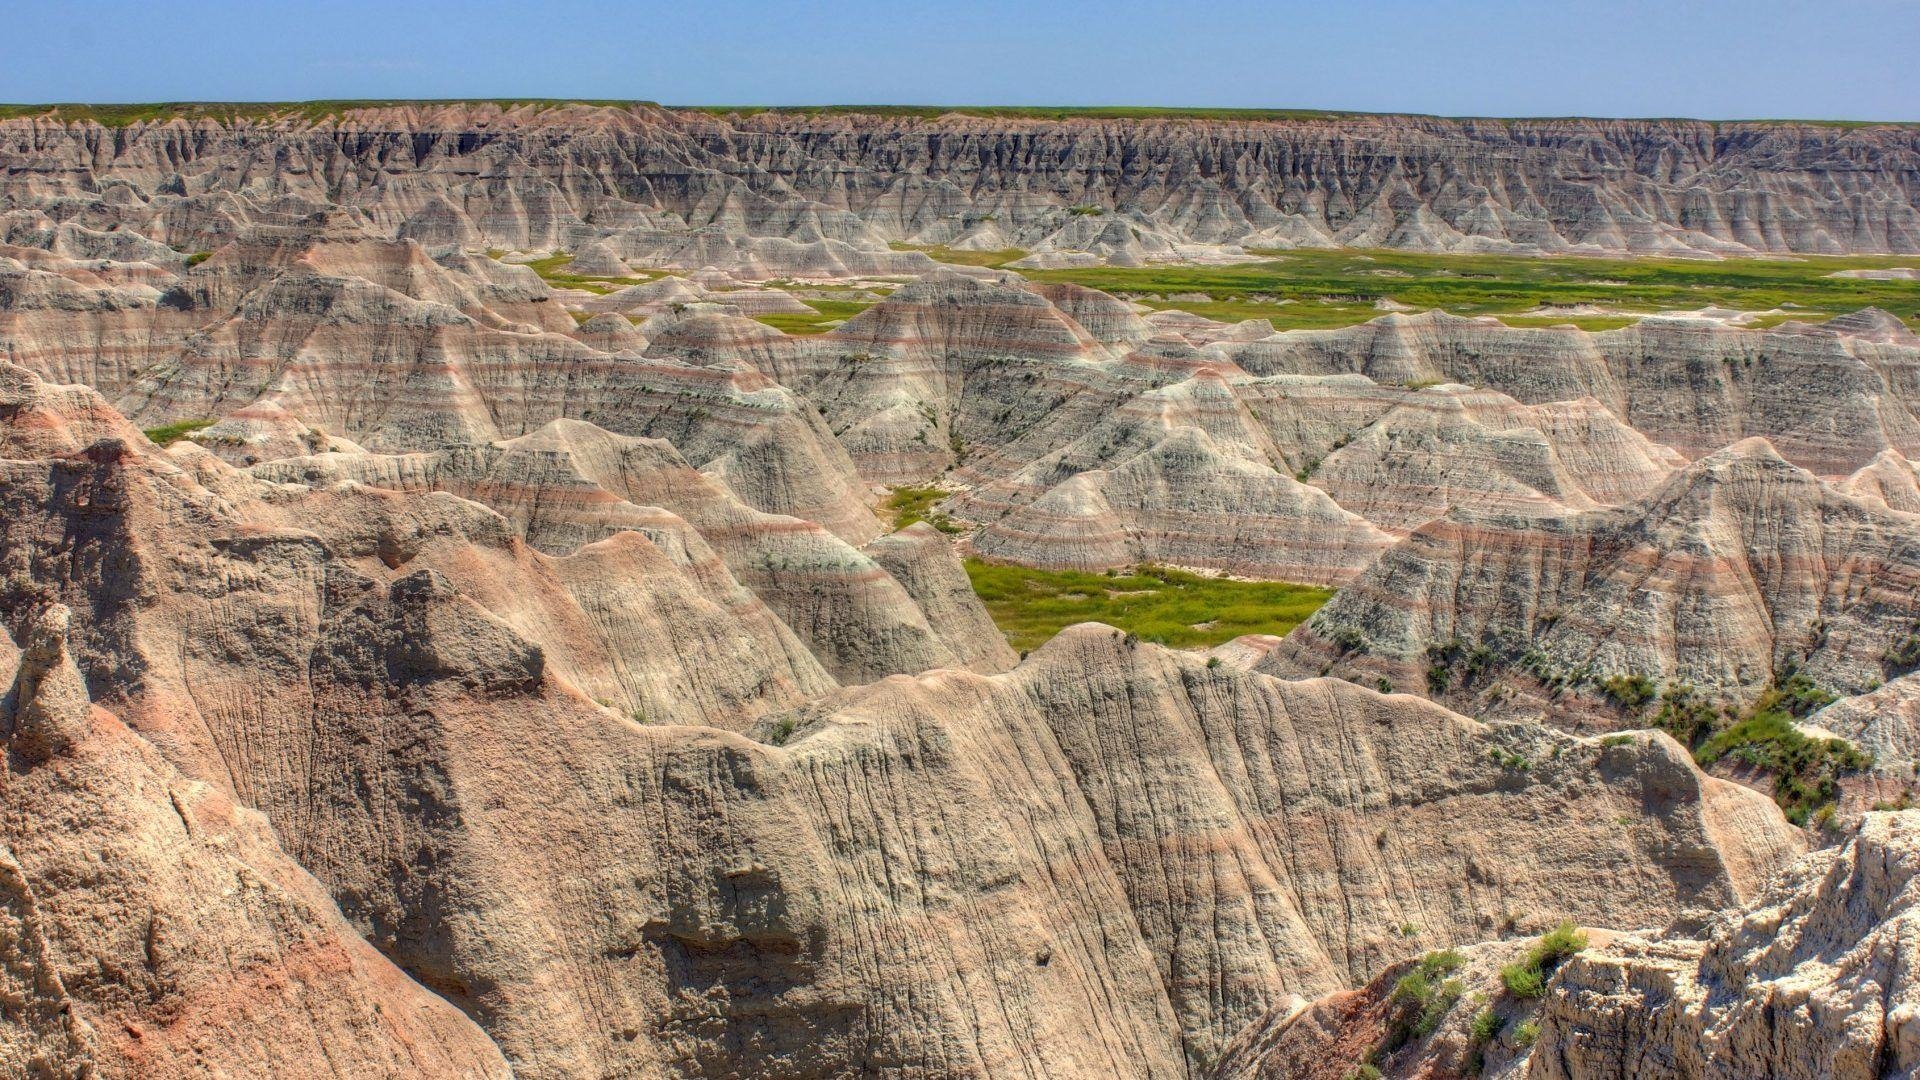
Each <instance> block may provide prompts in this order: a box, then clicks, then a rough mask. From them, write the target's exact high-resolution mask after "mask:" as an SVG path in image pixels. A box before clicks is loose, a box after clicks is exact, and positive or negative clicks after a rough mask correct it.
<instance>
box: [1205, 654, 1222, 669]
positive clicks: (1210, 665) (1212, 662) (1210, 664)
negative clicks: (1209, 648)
mask: <svg viewBox="0 0 1920 1080" xmlns="http://www.w3.org/2000/svg"><path fill="white" fill-rule="evenodd" d="M1219 666H1220V658H1219V657H1217V656H1209V657H1207V670H1208V671H1212V670H1213V669H1214V668H1217V667H1219Z"/></svg>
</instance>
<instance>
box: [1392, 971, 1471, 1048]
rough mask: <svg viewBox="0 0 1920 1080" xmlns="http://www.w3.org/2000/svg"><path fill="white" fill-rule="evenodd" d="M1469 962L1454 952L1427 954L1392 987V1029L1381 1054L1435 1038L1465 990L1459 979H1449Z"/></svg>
mask: <svg viewBox="0 0 1920 1080" xmlns="http://www.w3.org/2000/svg"><path fill="white" fill-rule="evenodd" d="M1466 962H1467V959H1466V957H1464V956H1461V955H1460V954H1459V953H1457V952H1455V951H1453V950H1452V949H1447V950H1445V951H1443V952H1435V953H1428V954H1427V955H1425V956H1423V957H1421V958H1420V963H1419V964H1418V965H1416V966H1415V967H1414V969H1413V970H1412V971H1409V972H1407V973H1406V974H1405V975H1402V976H1401V977H1400V981H1399V982H1396V983H1394V984H1393V993H1392V994H1390V995H1389V996H1388V998H1387V1003H1388V1005H1390V1006H1391V1007H1392V1009H1393V1021H1392V1023H1393V1027H1392V1029H1391V1031H1390V1032H1389V1033H1388V1035H1387V1041H1386V1044H1385V1045H1384V1046H1382V1047H1381V1050H1382V1051H1384V1052H1386V1053H1389V1054H1390V1053H1392V1052H1393V1051H1395V1050H1397V1049H1399V1048H1400V1047H1402V1046H1405V1045H1406V1044H1407V1043H1408V1042H1410V1041H1412V1040H1414V1039H1424V1038H1426V1037H1427V1036H1429V1035H1431V1034H1433V1032H1434V1029H1436V1028H1438V1027H1439V1026H1440V1021H1441V1020H1443V1019H1445V1018H1446V1015H1447V1012H1448V1010H1450V1009H1452V1008H1453V1006H1454V1003H1455V1002H1457V1001H1459V1000H1460V995H1461V993H1462V991H1463V989H1464V988H1463V987H1462V986H1461V984H1460V980H1459V979H1448V978H1446V976H1448V975H1451V974H1452V973H1454V972H1455V971H1458V970H1460V968H1461V967H1462V966H1464V965H1465V964H1466Z"/></svg>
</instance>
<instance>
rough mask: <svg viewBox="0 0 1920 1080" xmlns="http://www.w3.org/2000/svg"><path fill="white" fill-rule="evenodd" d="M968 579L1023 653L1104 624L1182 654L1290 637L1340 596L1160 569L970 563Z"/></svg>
mask: <svg viewBox="0 0 1920 1080" xmlns="http://www.w3.org/2000/svg"><path fill="white" fill-rule="evenodd" d="M967 577H968V578H969V579H970V580H971V581H972V582H973V591H974V592H976V593H978V594H979V596H980V599H981V600H982V601H983V602H984V603H985V604H986V606H987V611H988V613H989V614H991V615H992V616H993V621H994V624H995V625H996V626H998V627H999V628H1000V632H1001V633H1003V634H1005V635H1006V637H1007V641H1008V642H1010V643H1011V644H1012V645H1013V647H1014V648H1016V649H1021V650H1026V649H1033V648H1037V647H1039V646H1040V645H1042V644H1044V643H1045V642H1046V641H1047V640H1048V639H1049V638H1051V637H1053V635H1055V634H1057V633H1059V632H1060V631H1061V630H1062V629H1063V628H1065V627H1068V626H1072V625H1073V624H1074V623H1081V622H1103V623H1106V624H1108V625H1109V626H1114V627H1118V628H1119V629H1121V630H1124V631H1126V632H1128V633H1130V634H1134V635H1136V636H1138V637H1140V638H1141V639H1142V640H1145V641H1153V642H1158V643H1160V644H1162V645H1171V646H1173V647H1175V648H1205V647H1210V646H1213V645H1219V644H1221V643H1222V642H1226V641H1231V640H1233V639H1234V638H1236V637H1239V636H1240V635H1242V634H1285V633H1286V632H1287V631H1289V630H1291V629H1293V628H1294V627H1295V626H1297V625H1298V624H1299V623H1300V622H1301V621H1302V620H1303V619H1305V618H1306V617H1307V616H1309V615H1311V614H1313V613H1314V612H1315V611H1316V610H1318V609H1319V607H1320V605H1322V604H1324V603H1326V602H1327V600H1328V599H1329V598H1331V597H1332V596H1333V590H1331V589H1322V588H1318V587H1315V586H1312V585H1295V584H1291V583H1289V582H1284V581H1231V580H1227V579H1224V578H1209V577H1202V576H1200V575H1199V574H1192V573H1188V572H1186V571H1184V570H1174V569H1170V568H1167V567H1156V566H1141V567H1136V568H1135V569H1133V570H1131V571H1127V572H1122V573H1116V574H1115V575H1113V576H1108V575H1106V574H1093V573H1086V572H1083V571H1078V570H1035V569H1032V568H1030V567H1025V566H1009V565H1005V564H1002V563H990V562H985V561H983V560H980V559H968V560H967Z"/></svg>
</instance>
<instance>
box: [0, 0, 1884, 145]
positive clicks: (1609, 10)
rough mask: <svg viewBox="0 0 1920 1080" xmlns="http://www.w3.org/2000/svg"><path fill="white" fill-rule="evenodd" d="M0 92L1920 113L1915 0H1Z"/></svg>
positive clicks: (33, 98) (130, 96) (23, 97)
mask: <svg viewBox="0 0 1920 1080" xmlns="http://www.w3.org/2000/svg"><path fill="white" fill-rule="evenodd" d="M0 31H3V32H4V37H5V39H6V40H7V42H8V47H7V48H6V49H5V50H4V54H5V59H4V62H0V101H11V102H38V101H155V100H248V101H258V100H287V99H306V98H338V97H372V98H391V97H409V98H412V97H483V96H484V97H588V98H646V99H651V100H656V101H661V102H666V103H669V104H693V103H699V104H746V103H753V104H760V103H782V104H822V103H861V104H869V103H901V104H1034V105H1091V104H1127V105H1222V106H1259V107H1274V108H1330V109H1355V110H1379V111H1396V112H1425V113H1440V114H1446V115H1481V116H1560V115H1588V116H1699V117H1711V118H1742V117H1782V116H1791V117H1810V118H1850V119H1868V120H1871V119H1882V120H1920V0H1824V2H1812V0H1746V2H1722V0H1712V2H1708V0H1669V2H1665V3H1655V2H1621V3H1571V2H1547V0H1537V2H1482V3H1459V2H1448V0H1424V2H1421V0H1373V2H1357V3H1339V2H1336V0H1324V2H1320V3H1291V2H1280V3H1257V2H1252V0H1233V2H1222V3H1201V2H1197V0H1195V2H1187V3H1151V2H1144V0H1108V2H1105V3H1077V2H1056V3H1052V4H1043V3H1004V2H998V0H988V2H975V3H968V2H963V0H949V2H946V3H920V2H916V0H892V2H887V3H870V2H865V0H855V2H843V3H833V4H828V3H810V2H793V3H753V2H746V0H721V2H713V3H701V2H699V0H682V2H679V3H652V2H639V3H633V2H627V3H623V2H620V0H606V2H602V3H592V2H583V0H574V2H570V3H565V4H560V3H546V2H542V0H519V2H516V3H491V2H469V3H452V2H446V0H425V2H417V3H408V2H405V0H383V2H370V0H335V2H332V3H324V4H323V3H304V2H298V0H294V2H278V0H266V2H260V0H253V2H248V3H239V2H227V0H185V2H183V3H171V4H167V3H153V2H151V0H143V2H140V3H122V2H118V0H108V2H88V3H78V2H66V0H28V2H24V3H23V2H21V0H0Z"/></svg>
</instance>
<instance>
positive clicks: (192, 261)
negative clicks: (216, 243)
mask: <svg viewBox="0 0 1920 1080" xmlns="http://www.w3.org/2000/svg"><path fill="white" fill-rule="evenodd" d="M211 258H213V252H211V251H196V252H194V253H192V254H191V255H188V256H187V268H188V269H192V268H193V267H196V266H199V265H200V264H201V263H203V262H206V261H207V260H208V259H211Z"/></svg>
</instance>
